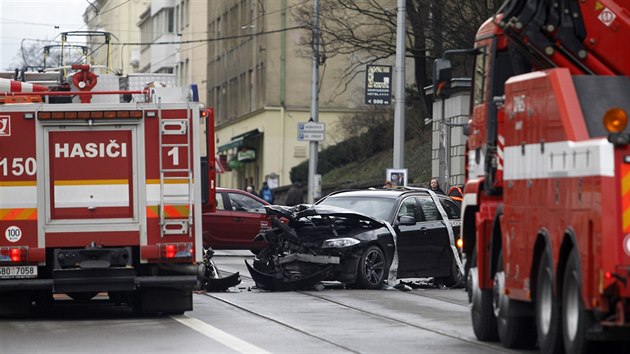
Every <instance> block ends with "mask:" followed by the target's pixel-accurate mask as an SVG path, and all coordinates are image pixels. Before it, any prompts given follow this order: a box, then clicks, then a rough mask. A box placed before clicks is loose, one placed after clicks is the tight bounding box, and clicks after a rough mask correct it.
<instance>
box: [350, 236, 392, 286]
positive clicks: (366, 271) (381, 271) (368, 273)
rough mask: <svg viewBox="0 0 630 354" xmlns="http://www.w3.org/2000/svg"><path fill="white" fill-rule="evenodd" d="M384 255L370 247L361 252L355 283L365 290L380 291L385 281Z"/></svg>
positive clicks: (375, 247)
mask: <svg viewBox="0 0 630 354" xmlns="http://www.w3.org/2000/svg"><path fill="white" fill-rule="evenodd" d="M385 264H386V263H385V254H384V253H383V251H382V250H381V249H380V247H378V246H375V245H372V246H369V247H368V248H366V249H365V251H363V254H362V255H361V258H360V259H359V267H358V269H357V271H358V273H357V283H358V285H360V286H361V287H363V288H365V289H381V288H382V287H383V282H384V280H385V269H386V266H385Z"/></svg>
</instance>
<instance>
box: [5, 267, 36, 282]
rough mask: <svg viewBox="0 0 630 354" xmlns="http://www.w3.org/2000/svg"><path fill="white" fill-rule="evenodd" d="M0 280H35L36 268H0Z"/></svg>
mask: <svg viewBox="0 0 630 354" xmlns="http://www.w3.org/2000/svg"><path fill="white" fill-rule="evenodd" d="M0 278H1V279H6V278H37V266H9V267H0Z"/></svg>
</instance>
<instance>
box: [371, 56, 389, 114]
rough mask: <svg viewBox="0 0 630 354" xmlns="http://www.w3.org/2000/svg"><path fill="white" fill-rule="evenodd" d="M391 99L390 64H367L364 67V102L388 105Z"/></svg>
mask: <svg viewBox="0 0 630 354" xmlns="http://www.w3.org/2000/svg"><path fill="white" fill-rule="evenodd" d="M391 99H392V66H391V65H367V66H366V68H365V103H366V104H375V105H388V104H390V103H391Z"/></svg>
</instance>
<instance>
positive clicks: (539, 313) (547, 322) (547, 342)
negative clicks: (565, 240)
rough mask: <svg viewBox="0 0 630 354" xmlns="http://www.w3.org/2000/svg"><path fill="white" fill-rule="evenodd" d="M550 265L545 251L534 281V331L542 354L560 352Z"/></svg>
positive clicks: (560, 337) (560, 336) (560, 339)
mask: <svg viewBox="0 0 630 354" xmlns="http://www.w3.org/2000/svg"><path fill="white" fill-rule="evenodd" d="M552 264H553V262H552V260H551V254H549V250H548V249H547V250H546V251H545V252H544V253H543V254H542V257H541V259H540V265H539V266H538V277H537V281H536V331H537V332H538V346H539V347H540V351H541V352H543V353H559V352H561V351H562V334H561V333H560V316H559V315H560V309H559V304H558V298H557V297H556V295H555V294H554V293H553V284H554V274H553V266H552Z"/></svg>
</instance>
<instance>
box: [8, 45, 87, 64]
mask: <svg viewBox="0 0 630 354" xmlns="http://www.w3.org/2000/svg"><path fill="white" fill-rule="evenodd" d="M62 49H63V56H64V59H63V61H64V63H65V65H69V64H71V63H74V62H81V61H82V60H83V59H84V53H83V46H81V45H73V44H66V45H65V46H64V47H63V48H62V47H61V45H58V44H53V42H51V41H37V42H35V43H32V44H25V43H24V42H22V45H21V47H20V49H19V50H18V52H17V53H16V55H15V56H14V57H13V60H12V62H11V64H10V65H9V67H8V68H5V69H7V70H13V69H31V70H38V69H43V68H44V67H47V68H52V67H58V66H61V65H62V64H61V57H62Z"/></svg>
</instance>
